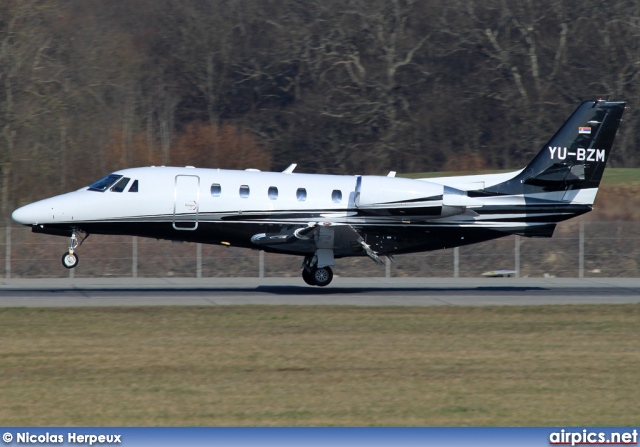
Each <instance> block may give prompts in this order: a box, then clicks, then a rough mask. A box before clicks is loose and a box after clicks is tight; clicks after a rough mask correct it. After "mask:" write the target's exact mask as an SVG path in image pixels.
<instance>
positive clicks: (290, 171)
mask: <svg viewBox="0 0 640 447" xmlns="http://www.w3.org/2000/svg"><path fill="white" fill-rule="evenodd" d="M296 166H298V164H297V163H291V164H290V165H289V167H288V168H287V169H285V170H284V171H282V173H283V174H291V173H292V172H293V170H294V169H295V168H296Z"/></svg>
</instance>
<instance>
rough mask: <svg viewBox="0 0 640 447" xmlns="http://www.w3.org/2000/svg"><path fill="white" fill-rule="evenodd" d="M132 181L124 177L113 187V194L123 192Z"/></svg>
mask: <svg viewBox="0 0 640 447" xmlns="http://www.w3.org/2000/svg"><path fill="white" fill-rule="evenodd" d="M129 180H131V179H130V178H129V177H122V178H121V179H120V180H119V181H118V183H116V184H115V185H113V186H112V187H111V191H113V192H122V191H124V189H125V188H126V187H127V183H129Z"/></svg>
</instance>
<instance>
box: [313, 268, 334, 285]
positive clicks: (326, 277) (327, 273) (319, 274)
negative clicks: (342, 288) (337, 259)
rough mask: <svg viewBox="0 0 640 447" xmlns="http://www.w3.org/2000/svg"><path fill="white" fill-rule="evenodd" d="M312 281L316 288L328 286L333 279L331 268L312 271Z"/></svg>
mask: <svg viewBox="0 0 640 447" xmlns="http://www.w3.org/2000/svg"><path fill="white" fill-rule="evenodd" d="M313 279H314V281H315V283H316V286H320V287H324V286H328V285H329V283H330V282H331V280H332V279H333V270H331V267H320V268H317V269H315V270H314V271H313Z"/></svg>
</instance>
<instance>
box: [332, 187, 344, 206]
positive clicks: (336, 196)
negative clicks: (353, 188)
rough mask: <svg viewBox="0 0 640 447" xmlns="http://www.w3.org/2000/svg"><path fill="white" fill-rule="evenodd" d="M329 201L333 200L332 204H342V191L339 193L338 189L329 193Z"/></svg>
mask: <svg viewBox="0 0 640 447" xmlns="http://www.w3.org/2000/svg"><path fill="white" fill-rule="evenodd" d="M331 200H333V203H340V202H342V191H340V190H339V189H334V190H333V192H332V193H331Z"/></svg>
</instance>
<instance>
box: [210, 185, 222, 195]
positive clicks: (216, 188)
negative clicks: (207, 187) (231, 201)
mask: <svg viewBox="0 0 640 447" xmlns="http://www.w3.org/2000/svg"><path fill="white" fill-rule="evenodd" d="M221 193H222V186H220V184H219V183H214V184H213V185H211V196H212V197H220V194H221Z"/></svg>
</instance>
